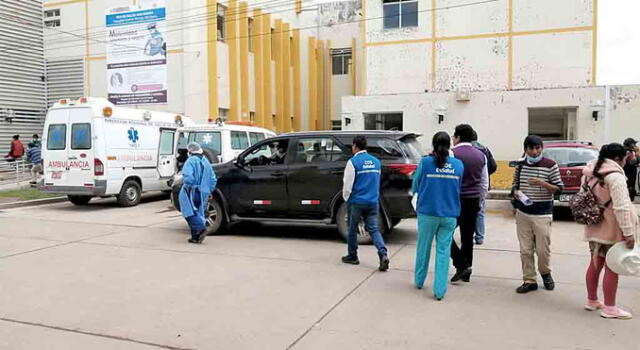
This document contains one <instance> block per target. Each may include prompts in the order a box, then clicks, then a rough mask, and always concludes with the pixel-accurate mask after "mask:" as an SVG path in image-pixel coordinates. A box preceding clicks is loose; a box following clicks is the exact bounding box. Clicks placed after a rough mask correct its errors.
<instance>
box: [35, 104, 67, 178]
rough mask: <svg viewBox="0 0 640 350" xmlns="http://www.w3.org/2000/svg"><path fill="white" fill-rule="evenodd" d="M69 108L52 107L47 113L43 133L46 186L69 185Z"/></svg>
mask: <svg viewBox="0 0 640 350" xmlns="http://www.w3.org/2000/svg"><path fill="white" fill-rule="evenodd" d="M68 124H69V109H52V110H51V111H49V113H48V114H47V126H46V129H45V130H44V135H43V140H42V141H43V144H42V148H43V152H42V159H43V163H44V164H43V165H44V166H43V167H44V183H45V186H69V185H68V179H67V158H68V155H67V152H68V150H67V148H68V146H69V144H68V142H67V132H68V131H69V130H68V129H69V125H68Z"/></svg>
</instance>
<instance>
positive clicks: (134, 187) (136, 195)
mask: <svg viewBox="0 0 640 350" xmlns="http://www.w3.org/2000/svg"><path fill="white" fill-rule="evenodd" d="M117 198H118V204H120V206H121V207H133V206H136V205H138V203H140V199H142V189H141V188H140V185H139V184H138V183H137V182H136V181H134V180H127V181H126V182H125V183H124V185H122V189H121V190H120V193H119V194H118V197H117Z"/></svg>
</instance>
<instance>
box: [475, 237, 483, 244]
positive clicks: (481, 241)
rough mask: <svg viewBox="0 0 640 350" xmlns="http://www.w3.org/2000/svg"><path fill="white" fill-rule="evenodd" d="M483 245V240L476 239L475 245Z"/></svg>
mask: <svg viewBox="0 0 640 350" xmlns="http://www.w3.org/2000/svg"><path fill="white" fill-rule="evenodd" d="M483 244H484V239H482V238H476V245H483Z"/></svg>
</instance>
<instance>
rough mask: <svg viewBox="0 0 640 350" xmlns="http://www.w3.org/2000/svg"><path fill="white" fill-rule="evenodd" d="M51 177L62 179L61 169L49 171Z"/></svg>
mask: <svg viewBox="0 0 640 350" xmlns="http://www.w3.org/2000/svg"><path fill="white" fill-rule="evenodd" d="M51 178H52V179H54V180H60V179H62V171H54V172H52V173H51Z"/></svg>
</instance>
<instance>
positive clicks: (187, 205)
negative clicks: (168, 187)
mask: <svg viewBox="0 0 640 350" xmlns="http://www.w3.org/2000/svg"><path fill="white" fill-rule="evenodd" d="M187 151H188V152H189V158H188V159H187V161H186V162H185V163H184V167H183V168H182V176H183V178H184V184H183V185H182V189H181V190H180V196H179V197H178V198H179V200H180V211H181V212H182V216H184V218H185V219H186V220H187V223H188V224H189V228H191V238H189V243H198V244H199V243H202V242H203V241H204V239H205V237H207V226H206V220H205V209H206V208H207V203H208V202H209V197H210V196H211V193H212V192H213V190H214V189H215V188H216V182H218V179H217V178H216V174H215V173H214V172H213V168H212V167H211V163H209V161H208V160H207V158H205V157H204V156H203V155H202V147H200V145H199V144H197V143H195V142H192V143H190V144H189V145H187Z"/></svg>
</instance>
